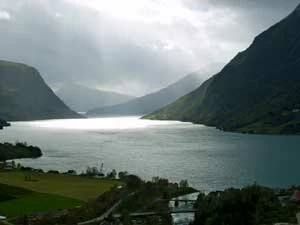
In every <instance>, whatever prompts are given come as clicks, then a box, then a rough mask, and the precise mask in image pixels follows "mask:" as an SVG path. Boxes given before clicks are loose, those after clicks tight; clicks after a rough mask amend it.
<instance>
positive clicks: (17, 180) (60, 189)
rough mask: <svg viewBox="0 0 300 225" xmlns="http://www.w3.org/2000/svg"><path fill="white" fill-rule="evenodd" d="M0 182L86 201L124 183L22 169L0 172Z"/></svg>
mask: <svg viewBox="0 0 300 225" xmlns="http://www.w3.org/2000/svg"><path fill="white" fill-rule="evenodd" d="M25 177H30V178H31V180H32V181H26V180H25ZM0 183H2V184H8V185H11V186H15V187H21V188H25V189H28V190H31V191H34V192H39V193H45V194H53V195H60V196H64V197H68V198H72V199H77V200H79V201H85V202H87V201H88V200H91V199H95V198H96V197H98V196H99V195H101V194H103V193H104V192H106V191H108V190H109V189H110V188H111V187H113V186H117V185H120V184H122V183H121V182H119V181H114V180H100V179H92V178H85V177H79V176H70V175H61V174H44V173H31V172H20V171H9V172H6V171H5V172H0Z"/></svg>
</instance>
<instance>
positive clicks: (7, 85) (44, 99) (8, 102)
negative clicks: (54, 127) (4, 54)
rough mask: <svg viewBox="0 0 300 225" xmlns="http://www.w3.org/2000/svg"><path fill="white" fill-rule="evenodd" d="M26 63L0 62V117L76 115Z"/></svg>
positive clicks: (21, 117)
mask: <svg viewBox="0 0 300 225" xmlns="http://www.w3.org/2000/svg"><path fill="white" fill-rule="evenodd" d="M79 117H81V116H79V115H78V114H77V113H75V112H73V111H71V110H70V109H69V108H68V107H67V106H66V105H65V104H64V103H63V102H62V101H61V100H60V99H59V98H58V97H57V96H56V95H55V94H54V93H53V92H52V90H51V89H50V88H49V87H48V86H47V85H46V83H45V82H44V80H43V79H42V77H41V76H40V74H39V72H38V71H37V70H36V69H35V68H32V67H30V66H27V65H24V64H19V63H13V62H7V61H0V118H2V119H4V120H8V121H16V120H36V119H54V118H79Z"/></svg>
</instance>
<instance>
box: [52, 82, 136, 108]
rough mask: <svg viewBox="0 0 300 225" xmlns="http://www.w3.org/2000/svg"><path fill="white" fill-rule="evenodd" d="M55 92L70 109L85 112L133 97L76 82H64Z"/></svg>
mask: <svg viewBox="0 0 300 225" xmlns="http://www.w3.org/2000/svg"><path fill="white" fill-rule="evenodd" d="M56 94H57V95H58V97H60V98H61V99H62V100H63V101H64V102H65V103H66V104H67V105H68V106H69V107H70V108H71V109H73V110H76V111H77V112H87V111H88V110H91V109H94V108H96V107H99V106H101V107H105V106H112V105H117V104H121V103H124V102H127V101H129V100H132V99H133V98H134V97H132V96H129V95H124V94H120V93H116V92H108V91H100V90H98V89H93V88H87V87H84V86H81V85H78V84H66V85H64V86H62V87H61V88H60V89H59V90H58V91H57V92H56Z"/></svg>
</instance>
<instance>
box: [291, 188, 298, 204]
mask: <svg viewBox="0 0 300 225" xmlns="http://www.w3.org/2000/svg"><path fill="white" fill-rule="evenodd" d="M292 200H293V201H295V202H299V203H300V191H295V194H294V195H293V197H292Z"/></svg>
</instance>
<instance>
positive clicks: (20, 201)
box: [0, 192, 85, 217]
mask: <svg viewBox="0 0 300 225" xmlns="http://www.w3.org/2000/svg"><path fill="white" fill-rule="evenodd" d="M84 204H85V202H83V201H80V200H76V199H72V198H67V197H63V196H59V195H53V194H44V193H37V192H33V193H30V194H26V195H23V196H19V197H18V198H16V199H13V200H9V201H4V202H0V214H1V215H5V216H8V217H10V216H20V215H28V214H32V213H38V212H48V211H54V210H60V209H69V208H75V207H77V206H81V205H84Z"/></svg>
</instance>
